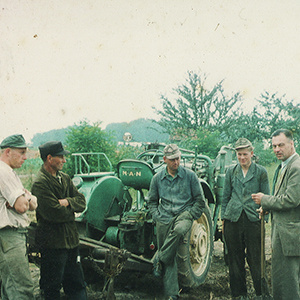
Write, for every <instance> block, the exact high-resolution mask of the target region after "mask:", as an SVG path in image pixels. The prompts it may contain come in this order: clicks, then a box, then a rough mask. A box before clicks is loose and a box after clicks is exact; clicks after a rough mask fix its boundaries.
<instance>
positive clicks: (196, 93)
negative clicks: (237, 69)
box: [154, 71, 241, 135]
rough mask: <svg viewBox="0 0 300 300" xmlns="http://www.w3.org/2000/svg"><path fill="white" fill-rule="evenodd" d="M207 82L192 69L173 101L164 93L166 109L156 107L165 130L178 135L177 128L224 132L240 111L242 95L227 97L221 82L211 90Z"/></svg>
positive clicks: (163, 103)
mask: <svg viewBox="0 0 300 300" xmlns="http://www.w3.org/2000/svg"><path fill="white" fill-rule="evenodd" d="M205 81H206V77H205V76H201V75H198V74H196V73H195V72H192V71H190V72H188V78H187V80H186V82H185V84H183V85H181V86H178V87H177V88H175V89H174V92H175V94H176V98H175V99H174V101H171V100H169V99H168V98H167V97H165V96H163V95H161V100H162V106H163V109H162V110H157V109H155V108H154V110H155V111H156V113H157V114H158V115H159V116H161V119H160V120H159V121H157V123H158V124H159V125H161V126H162V127H163V128H165V130H166V132H168V133H169V134H171V135H178V131H181V132H184V131H187V132H188V131H189V130H194V131H197V130H198V129H199V128H202V129H206V130H209V131H211V132H212V131H214V130H219V132H222V131H223V130H224V129H226V128H227V126H228V121H230V120H231V118H232V117H233V116H235V115H237V114H238V107H237V106H238V104H239V103H240V101H241V97H240V94H239V93H236V94H235V95H233V96H232V97H227V96H225V94H224V89H223V86H222V84H223V82H222V81H221V82H219V83H217V84H216V85H215V86H214V87H213V88H212V89H210V90H209V89H207V88H206V87H205V85H206V84H205Z"/></svg>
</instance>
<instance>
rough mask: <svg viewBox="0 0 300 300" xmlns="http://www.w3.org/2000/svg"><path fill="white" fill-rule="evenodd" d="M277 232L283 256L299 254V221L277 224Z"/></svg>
mask: <svg viewBox="0 0 300 300" xmlns="http://www.w3.org/2000/svg"><path fill="white" fill-rule="evenodd" d="M278 233H279V237H280V241H281V245H282V252H283V254H284V255H285V256H300V247H299V245H300V222H289V223H284V224H282V223H281V224H278Z"/></svg>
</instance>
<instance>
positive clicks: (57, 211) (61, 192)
mask: <svg viewBox="0 0 300 300" xmlns="http://www.w3.org/2000/svg"><path fill="white" fill-rule="evenodd" d="M39 150H40V155H41V158H42V160H43V162H44V164H43V166H42V168H41V169H40V171H39V172H38V174H37V178H36V180H35V181H34V183H33V186H32V194H34V195H35V196H37V198H38V206H39V207H38V209H37V211H36V217H37V231H36V243H37V245H38V246H39V247H40V251H41V279H40V287H41V290H43V291H44V296H45V299H46V300H48V299H49V300H50V299H51V300H55V299H60V289H61V286H63V289H64V292H65V294H66V295H67V296H68V297H69V298H70V299H72V300H73V299H74V300H77V299H86V289H85V282H84V277H83V272H82V267H81V264H80V256H79V250H78V246H79V234H78V231H77V227H76V223H75V214H74V213H75V212H82V211H83V210H84V209H85V205H86V202H85V197H84V195H83V194H81V193H79V192H78V190H77V188H76V187H75V186H74V185H73V183H72V180H71V178H70V177H69V176H68V175H67V174H65V173H63V172H61V170H62V168H63V165H64V163H65V162H66V159H65V155H66V154H69V151H66V150H64V148H63V146H62V144H61V142H56V141H54V142H48V143H45V144H43V145H41V146H40V147H39Z"/></svg>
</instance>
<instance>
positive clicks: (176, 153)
mask: <svg viewBox="0 0 300 300" xmlns="http://www.w3.org/2000/svg"><path fill="white" fill-rule="evenodd" d="M164 156H165V157H166V158H167V159H174V158H177V157H180V156H181V152H180V150H179V148H178V146H177V145H176V144H169V145H167V146H166V147H165V148H164Z"/></svg>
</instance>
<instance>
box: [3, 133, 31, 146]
mask: <svg viewBox="0 0 300 300" xmlns="http://www.w3.org/2000/svg"><path fill="white" fill-rule="evenodd" d="M0 148H1V149H4V148H27V145H26V142H25V139H24V137H23V135H22V134H13V135H10V136H8V137H7V138H5V139H4V140H3V141H2V142H1V144H0Z"/></svg>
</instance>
